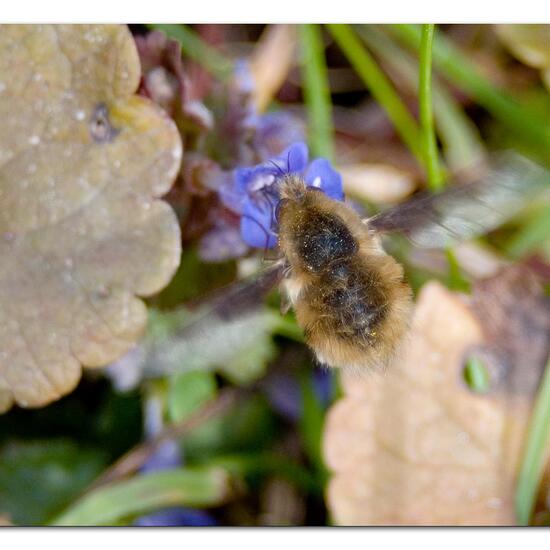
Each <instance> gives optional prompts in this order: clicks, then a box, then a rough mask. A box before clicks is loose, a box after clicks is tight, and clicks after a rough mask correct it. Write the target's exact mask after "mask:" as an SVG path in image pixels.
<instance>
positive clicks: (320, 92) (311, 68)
mask: <svg viewBox="0 0 550 550" xmlns="http://www.w3.org/2000/svg"><path fill="white" fill-rule="evenodd" d="M300 43H301V49H302V58H301V65H302V75H303V89H304V103H305V105H306V108H307V112H308V122H309V124H308V128H309V144H310V146H311V150H312V153H313V155H314V156H316V157H325V158H328V159H329V160H334V150H333V137H332V136H333V124H332V102H331V97H330V89H329V84H328V72H327V66H326V62H325V52H324V46H323V37H322V34H321V27H320V26H319V25H300Z"/></svg>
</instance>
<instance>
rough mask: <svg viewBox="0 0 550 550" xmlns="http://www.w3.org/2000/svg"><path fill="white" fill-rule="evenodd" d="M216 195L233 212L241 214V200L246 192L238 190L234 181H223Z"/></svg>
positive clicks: (242, 200)
mask: <svg viewBox="0 0 550 550" xmlns="http://www.w3.org/2000/svg"><path fill="white" fill-rule="evenodd" d="M218 195H219V197H220V199H221V201H222V204H223V205H224V206H225V207H226V208H229V210H231V211H232V212H234V213H235V214H239V215H240V214H242V211H243V202H244V199H245V197H246V194H245V193H244V192H243V193H241V192H239V191H238V190H237V188H236V183H235V182H234V181H232V182H230V183H223V184H222V185H221V186H220V188H219V189H218Z"/></svg>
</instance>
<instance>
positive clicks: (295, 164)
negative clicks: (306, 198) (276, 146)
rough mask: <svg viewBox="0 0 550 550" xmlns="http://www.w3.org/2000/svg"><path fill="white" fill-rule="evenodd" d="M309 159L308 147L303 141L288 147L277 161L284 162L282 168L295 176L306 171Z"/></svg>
mask: <svg viewBox="0 0 550 550" xmlns="http://www.w3.org/2000/svg"><path fill="white" fill-rule="evenodd" d="M308 158H309V153H308V148H307V145H306V144H305V143H304V142H303V141H299V142H297V143H293V144H292V145H291V146H290V147H287V148H286V149H285V150H284V151H283V152H282V153H281V154H280V155H279V156H278V157H277V160H279V161H282V162H283V166H282V168H283V170H284V172H285V173H289V174H294V173H297V172H303V171H304V170H305V168H306V166H307V161H308Z"/></svg>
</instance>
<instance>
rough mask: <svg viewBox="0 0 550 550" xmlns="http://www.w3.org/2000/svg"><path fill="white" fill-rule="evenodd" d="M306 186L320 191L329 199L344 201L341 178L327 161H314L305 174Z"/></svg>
mask: <svg viewBox="0 0 550 550" xmlns="http://www.w3.org/2000/svg"><path fill="white" fill-rule="evenodd" d="M305 179H306V184H307V185H308V186H310V187H317V188H318V189H321V191H323V192H324V193H325V194H326V195H327V196H329V197H330V198H331V199H336V200H339V201H341V200H344V190H343V187H342V176H340V174H339V173H338V172H337V171H336V170H334V168H333V167H332V166H331V164H330V162H329V161H328V160H327V159H323V158H320V159H315V160H314V161H313V162H312V163H311V164H310V165H309V168H308V170H307V172H306V178H305Z"/></svg>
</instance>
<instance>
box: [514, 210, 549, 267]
mask: <svg viewBox="0 0 550 550" xmlns="http://www.w3.org/2000/svg"><path fill="white" fill-rule="evenodd" d="M549 241H550V204H549V205H545V206H544V207H542V208H541V209H540V210H538V211H537V212H536V213H535V214H533V215H532V216H531V217H530V218H529V219H527V221H526V222H525V223H524V224H523V226H522V227H521V229H520V230H519V231H518V232H517V233H516V235H515V236H514V238H513V239H512V240H511V241H510V243H509V244H508V245H507V247H506V248H507V250H508V253H509V254H510V255H511V256H512V257H513V258H521V257H522V256H525V255H526V254H528V253H530V252H534V251H535V250H536V249H537V248H539V247H540V246H541V245H543V244H545V243H548V242H549Z"/></svg>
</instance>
